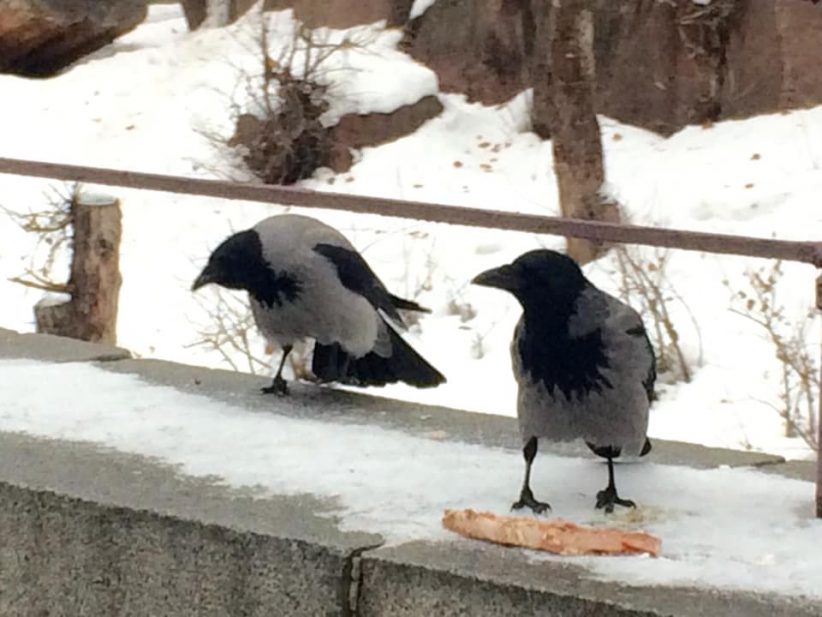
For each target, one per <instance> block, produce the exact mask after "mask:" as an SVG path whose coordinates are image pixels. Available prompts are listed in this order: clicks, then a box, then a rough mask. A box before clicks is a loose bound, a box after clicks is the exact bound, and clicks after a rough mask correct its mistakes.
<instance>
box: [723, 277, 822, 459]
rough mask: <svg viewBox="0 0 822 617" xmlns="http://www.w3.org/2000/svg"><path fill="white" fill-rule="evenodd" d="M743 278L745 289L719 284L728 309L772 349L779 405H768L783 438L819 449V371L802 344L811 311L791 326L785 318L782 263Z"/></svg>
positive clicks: (813, 313) (806, 347)
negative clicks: (781, 293) (749, 323)
mask: <svg viewBox="0 0 822 617" xmlns="http://www.w3.org/2000/svg"><path fill="white" fill-rule="evenodd" d="M746 276H747V280H748V285H747V288H746V289H734V288H733V287H732V286H731V284H730V283H729V282H728V281H727V280H725V281H723V283H724V284H725V286H726V287H727V288H728V290H729V291H730V292H731V310H732V311H733V312H734V313H736V314H737V315H741V316H742V317H744V318H745V319H748V320H750V321H752V322H754V323H755V324H757V325H758V326H759V327H760V328H761V329H762V330H763V331H764V333H765V335H766V336H767V338H768V340H769V341H770V342H771V344H772V346H773V351H774V355H775V357H776V360H777V362H778V363H779V401H780V404H779V405H778V406H774V405H771V406H772V407H774V409H775V410H776V412H777V413H778V414H779V416H780V417H781V418H782V420H783V421H784V425H785V436H786V437H799V438H801V439H802V440H803V441H804V442H805V443H806V444H808V446H810V447H811V448H812V449H814V450H818V449H819V443H817V434H818V433H817V426H818V424H817V423H818V422H819V418H818V416H817V407H816V405H817V399H816V395H817V393H818V392H819V379H820V378H819V366H818V365H817V362H816V359H815V356H814V355H812V354H811V349H810V347H809V346H808V344H807V341H808V338H809V337H808V331H809V330H810V329H811V326H812V325H813V323H814V321H815V319H816V312H815V310H814V309H813V307H811V308H809V310H808V311H807V313H806V314H805V315H804V317H803V318H801V319H799V320H797V321H795V322H793V323H792V322H791V320H789V319H788V317H787V310H786V308H785V306H784V305H782V304H780V303H779V300H778V298H777V289H778V287H779V284H780V281H781V279H782V276H783V271H782V262H781V261H776V262H774V264H773V265H772V266H770V268H760V269H758V270H749V271H747V272H746Z"/></svg>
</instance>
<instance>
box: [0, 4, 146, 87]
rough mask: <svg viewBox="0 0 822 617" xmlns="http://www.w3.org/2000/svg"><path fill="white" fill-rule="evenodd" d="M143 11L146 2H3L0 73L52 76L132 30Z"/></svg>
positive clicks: (143, 16)
mask: <svg viewBox="0 0 822 617" xmlns="http://www.w3.org/2000/svg"><path fill="white" fill-rule="evenodd" d="M146 12H147V6H146V0H75V1H73V2H66V1H65V0H6V1H5V2H2V3H0V71H2V72H10V73H17V74H20V75H30V76H46V75H51V74H53V73H55V72H57V71H59V70H60V69H62V68H65V67H66V66H68V65H70V64H71V63H72V62H74V61H75V60H77V59H78V58H81V57H82V56H84V55H86V54H88V53H91V52H93V51H95V50H97V49H99V48H101V47H103V46H104V45H107V44H109V43H110V42H111V41H113V40H114V39H115V38H117V37H118V36H120V35H122V34H125V33H126V32H128V31H130V30H132V29H133V28H135V27H136V26H137V25H138V24H139V23H140V22H142V21H143V20H144V19H145V17H146Z"/></svg>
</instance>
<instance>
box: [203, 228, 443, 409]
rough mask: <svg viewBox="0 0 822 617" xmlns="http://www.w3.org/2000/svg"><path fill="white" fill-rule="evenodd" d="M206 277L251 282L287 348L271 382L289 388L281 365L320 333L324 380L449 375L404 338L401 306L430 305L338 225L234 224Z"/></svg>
mask: <svg viewBox="0 0 822 617" xmlns="http://www.w3.org/2000/svg"><path fill="white" fill-rule="evenodd" d="M208 283H216V284H217V285H221V286H223V287H227V288H229V289H244V290H246V291H247V292H248V295H249V302H250V304H251V310H252V313H253V315H254V321H255V322H256V324H257V327H258V328H259V329H260V331H261V332H262V334H263V336H265V337H266V339H268V340H269V341H271V342H273V343H275V344H277V345H279V346H280V347H282V349H283V355H282V359H281V360H280V365H279V368H278V370H277V374H276V376H275V377H274V382H273V383H272V385H271V386H270V387H268V388H264V389H263V391H264V392H269V393H275V394H286V393H287V392H288V389H287V387H286V382H285V380H284V379H283V377H282V371H283V366H284V364H285V360H286V358H287V357H288V354H289V353H290V352H291V349H292V347H293V345H294V343H295V342H297V341H298V340H302V339H307V338H308V339H314V340H315V344H314V357H313V360H312V367H311V368H312V371H313V372H314V375H315V376H316V377H317V379H318V380H319V381H321V382H331V381H336V382H340V383H343V384H348V385H356V386H382V385H385V384H388V383H394V382H398V381H402V382H405V383H407V384H410V385H412V386H417V387H419V388H426V387H431V386H436V385H439V384H441V383H443V382H444V381H445V377H443V376H442V375H441V374H440V373H439V371H437V370H436V369H435V368H434V367H432V366H431V365H430V364H429V363H428V362H426V361H425V360H424V359H423V358H422V357H421V356H420V355H419V354H417V352H415V351H414V350H413V349H412V348H411V347H410V346H409V345H408V343H406V342H405V341H404V340H403V339H402V338H401V337H400V335H399V334H398V333H397V331H396V329H395V328H397V327H398V328H404V324H403V321H402V318H401V316H400V314H399V312H398V310H397V309H405V310H413V311H426V309H424V308H422V307H421V306H419V305H418V304H417V303H415V302H412V301H410V300H403V299H402V298H398V297H397V296H394V295H392V294H391V293H389V292H388V291H387V290H386V289H385V286H384V285H383V284H382V282H380V280H379V279H378V278H377V275H376V274H374V272H373V271H372V270H371V268H370V267H369V266H368V264H367V263H366V262H365V260H364V259H363V258H362V256H361V255H360V254H359V253H358V252H357V251H356V249H354V247H353V246H352V245H351V244H350V243H349V242H348V240H346V238H345V237H344V236H343V235H342V234H340V233H339V232H338V231H337V230H336V229H334V228H332V227H329V226H328V225H326V224H324V223H321V222H320V221H318V220H316V219H313V218H310V217H307V216H300V215H297V214H283V215H280V216H272V217H269V218H267V219H264V220H262V221H260V222H259V223H257V224H256V225H255V226H254V227H253V228H251V229H248V230H246V231H241V232H239V233H236V234H234V235H233V236H231V237H229V238H228V239H227V240H225V241H224V242H223V243H222V244H220V246H218V247H217V248H216V249H215V250H214V252H213V253H212V254H211V256H210V257H209V260H208V264H207V265H206V267H205V268H204V269H203V271H202V272H201V273H200V276H198V277H197V280H196V281H194V284H193V286H192V290H196V289H199V288H200V287H202V286H203V285H207V284H208Z"/></svg>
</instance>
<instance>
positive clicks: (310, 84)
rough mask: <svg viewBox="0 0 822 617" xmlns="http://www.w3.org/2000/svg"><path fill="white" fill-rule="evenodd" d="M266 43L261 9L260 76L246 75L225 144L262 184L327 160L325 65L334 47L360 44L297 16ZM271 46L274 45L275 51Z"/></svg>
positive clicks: (306, 173) (303, 173)
mask: <svg viewBox="0 0 822 617" xmlns="http://www.w3.org/2000/svg"><path fill="white" fill-rule="evenodd" d="M277 43H278V44H277V45H272V44H271V41H270V32H269V27H268V23H267V20H266V15H265V14H263V15H262V17H261V20H260V32H259V36H258V39H257V41H256V44H257V46H258V49H259V55H260V60H261V75H262V79H259V78H258V77H257V76H254V77H252V76H247V80H246V81H247V90H248V92H247V94H248V102H247V104H246V105H245V109H238V110H237V118H236V122H235V132H234V135H233V136H232V137H231V138H230V139H229V140H228V142H227V143H228V145H229V146H231V147H240V148H241V151H242V159H243V161H244V162H245V164H246V165H247V166H248V168H249V169H250V170H251V171H252V172H253V173H254V175H256V176H257V177H258V178H260V179H261V180H262V181H263V182H265V183H268V184H293V183H295V182H297V181H299V180H301V179H303V178H308V177H310V176H311V175H312V174H313V173H314V171H315V170H316V169H317V168H319V167H324V166H330V165H331V164H332V158H333V156H334V143H333V139H332V137H331V131H330V129H329V128H328V127H326V126H324V124H323V121H322V117H323V115H324V114H325V113H326V112H327V111H328V110H329V107H330V105H329V101H328V88H329V87H328V85H326V83H324V75H325V70H326V65H327V62H328V60H329V58H331V56H332V55H333V54H335V53H337V52H341V51H344V50H348V49H353V48H356V47H360V46H361V43H359V42H357V41H355V40H354V39H353V38H351V37H346V38H343V39H342V40H340V41H331V40H330V38H329V37H328V36H324V35H321V34H318V33H317V31H315V30H313V29H311V28H308V27H307V26H305V24H303V23H301V22H296V25H295V27H294V29H293V31H292V33H291V36H290V40H288V41H287V42H286V43H285V44H281V42H280V41H278V42H277ZM275 48H276V49H277V50H276V51H275Z"/></svg>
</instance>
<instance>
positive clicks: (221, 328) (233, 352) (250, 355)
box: [187, 288, 312, 379]
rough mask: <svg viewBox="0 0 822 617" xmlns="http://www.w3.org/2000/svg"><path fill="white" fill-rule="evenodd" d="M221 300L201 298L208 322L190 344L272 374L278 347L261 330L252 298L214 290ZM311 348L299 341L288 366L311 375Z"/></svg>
mask: <svg viewBox="0 0 822 617" xmlns="http://www.w3.org/2000/svg"><path fill="white" fill-rule="evenodd" d="M214 292H215V294H216V296H217V301H216V302H213V301H205V300H203V301H200V306H201V307H202V308H203V310H204V311H205V312H206V314H207V315H208V322H207V323H208V325H207V326H203V327H199V328H198V329H197V333H198V335H199V338H198V339H197V340H196V341H194V342H193V343H191V344H190V345H187V347H188V348H191V347H203V348H205V349H208V350H209V351H214V352H216V353H218V354H219V355H220V356H221V358H222V360H223V362H224V363H225V364H227V365H228V366H230V367H231V368H232V369H233V370H235V371H245V372H248V373H251V374H253V375H268V374H270V373H271V372H272V363H271V355H272V354H273V353H275V352H276V351H279V350H275V349H273V347H271V345H270V344H266V343H265V342H264V341H263V340H262V339H261V337H260V336H259V335H258V334H257V326H256V325H255V323H254V316H253V315H252V313H251V310H250V309H249V307H248V302H247V301H246V300H245V299H244V298H241V297H238V295H237V294H234V293H231V292H225V291H223V290H222V289H220V288H215V290H214ZM310 357H311V355H310V349H309V348H308V346H306V345H304V344H297V345H295V346H294V349H293V351H292V352H291V354H289V356H288V360H287V362H286V366H287V367H288V368H290V370H291V372H292V373H293V375H294V377H295V378H297V379H311V378H312V375H311V370H310V363H309V360H310Z"/></svg>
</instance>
